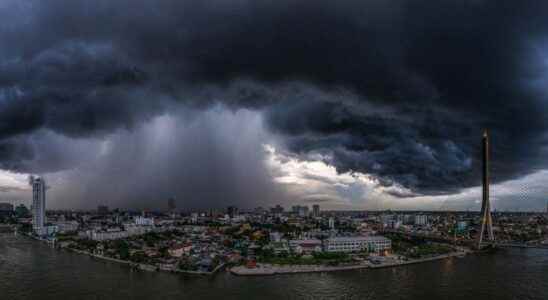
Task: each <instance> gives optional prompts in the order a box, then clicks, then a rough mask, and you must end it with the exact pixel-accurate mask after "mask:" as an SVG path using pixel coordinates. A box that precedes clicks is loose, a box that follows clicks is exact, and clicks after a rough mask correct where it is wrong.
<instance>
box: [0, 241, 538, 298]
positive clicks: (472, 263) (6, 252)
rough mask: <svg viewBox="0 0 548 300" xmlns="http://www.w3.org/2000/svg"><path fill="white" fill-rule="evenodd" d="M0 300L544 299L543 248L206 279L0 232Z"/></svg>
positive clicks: (219, 275) (220, 274) (220, 275)
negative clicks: (107, 259)
mask: <svg viewBox="0 0 548 300" xmlns="http://www.w3.org/2000/svg"><path fill="white" fill-rule="evenodd" d="M0 299H2V300H4V299H8V300H12V299H62V300H68V299H277V300H281V299H315V300H317V299H420V300H429V299H466V300H472V299H519V300H522V299H543V300H546V299H548V250H538V249H507V250H501V251H500V252H498V253H495V254H485V255H469V256H467V257H464V258H451V259H446V260H442V261H433V262H428V263H423V264H418V265H409V266H401V267H396V268H387V269H376V270H371V269H369V270H368V269H364V270H356V271H341V272H332V273H310V274H293V275H276V276H266V277H238V276H234V275H230V274H228V273H226V272H221V273H219V274H217V275H216V276H214V277H211V278H209V277H192V276H185V275H175V274H169V273H156V272H145V271H134V270H131V269H129V268H128V267H127V266H123V265H119V264H115V263H111V262H105V261H99V260H96V259H93V258H90V257H87V256H84V255H79V254H75V253H69V252H63V251H58V250H55V249H52V248H50V247H49V246H48V245H45V244H42V243H40V242H37V241H34V240H30V239H28V238H25V237H21V236H19V237H16V236H14V235H12V234H0Z"/></svg>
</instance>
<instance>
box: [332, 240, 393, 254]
mask: <svg viewBox="0 0 548 300" xmlns="http://www.w3.org/2000/svg"><path fill="white" fill-rule="evenodd" d="M391 248H392V241H390V240H389V239H387V238H385V237H383V236H358V237H333V238H329V239H326V240H324V250H325V251H327V252H359V251H369V252H380V251H384V250H390V249H391Z"/></svg>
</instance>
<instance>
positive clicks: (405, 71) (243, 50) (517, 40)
mask: <svg viewBox="0 0 548 300" xmlns="http://www.w3.org/2000/svg"><path fill="white" fill-rule="evenodd" d="M546 12H548V4H545V3H543V2H538V1H536V2H535V1H522V2H520V3H517V2H515V1H403V0H401V1H398V0H390V1H345V2H344V3H335V2H334V1H322V0H320V1H308V0H304V1H245V0H236V1H224V0H216V1H192V0H191V1H154V2H145V1H116V2H113V1H93V2H75V1H47V2H44V1H5V2H4V3H3V4H0V17H1V18H2V20H3V25H2V26H0V45H2V47H0V154H1V156H0V167H1V168H3V169H8V170H13V171H18V172H55V171H59V170H63V169H70V168H71V167H74V165H75V164H76V163H74V162H73V161H72V160H70V159H69V160H66V159H62V158H63V155H58V157H60V158H61V159H59V162H58V163H52V162H51V161H49V163H47V164H46V163H45V162H44V160H42V162H40V161H39V160H38V158H37V157H38V156H39V155H40V154H39V153H37V148H36V147H33V146H32V145H33V143H34V138H33V137H34V136H36V135H37V133H39V132H41V131H47V132H53V133H54V134H56V135H60V136H64V137H67V138H70V139H76V140H78V139H81V140H86V139H96V138H99V139H100V138H104V137H106V136H108V135H109V134H112V133H113V132H116V131H117V130H129V131H132V130H134V129H135V128H136V127H138V126H139V125H140V124H143V123H146V122H150V121H151V120H153V119H154V118H156V117H158V116H160V115H163V114H165V113H166V112H170V111H173V110H174V109H179V107H185V108H187V109H189V110H190V111H195V112H196V113H195V114H196V115H199V114H200V111H203V110H208V109H210V108H211V107H213V106H215V105H218V104H219V103H221V105H222V107H224V108H226V109H228V110H233V111H237V110H239V109H250V110H253V111H256V112H258V113H259V114H261V115H262V116H263V120H264V125H265V128H266V130H267V131H268V132H269V133H270V134H272V135H273V136H275V137H276V138H277V139H279V140H280V141H281V142H280V143H281V144H282V145H283V147H284V148H285V150H286V151H288V152H289V153H290V154H291V155H294V156H296V157H299V158H302V159H306V158H307V157H311V156H315V155H319V156H320V157H322V160H324V161H325V162H326V163H328V164H330V165H332V166H335V168H336V169H337V171H338V172H340V173H347V172H350V173H352V172H359V173H364V174H369V175H371V176H375V177H376V178H377V180H378V181H379V182H380V184H381V185H384V186H391V185H398V186H402V187H404V188H406V189H408V190H409V191H411V193H413V194H424V195H433V194H447V193H454V192H457V191H459V190H461V189H463V188H467V187H471V186H475V185H478V184H479V182H480V180H479V168H478V166H479V165H478V158H479V153H478V150H479V149H480V147H479V143H480V139H481V133H482V130H483V129H488V130H489V131H490V133H491V136H492V145H493V163H492V168H493V176H494V181H495V182H499V181H504V180H509V179H514V178H519V177H521V176H524V175H526V174H530V173H532V172H534V171H536V170H539V169H542V168H544V167H545V166H546V162H547V161H546V159H543V154H545V153H543V152H542V151H543V150H542V149H545V146H546V132H547V126H548V124H547V120H548V118H547V117H548V115H547V106H548V100H547V90H546V82H547V78H548V14H547V13H546ZM187 116H188V115H187ZM207 137H208V135H207V134H205V135H204V136H202V137H201V138H203V139H205V140H206V141H207ZM195 139H198V140H199V139H200V138H199V137H195ZM206 146H207V147H209V146H208V145H204V147H206ZM47 147H48V146H47V145H43V147H42V148H41V149H43V148H47ZM38 152H39V151H38ZM120 152H121V153H123V152H124V150H123V149H122V150H120ZM200 157H201V158H202V159H203V160H204V161H209V159H210V157H209V155H208V154H207V153H203V156H200ZM195 159H198V158H197V157H195ZM258 161H259V160H254V161H250V162H249V164H254V163H257V162H258ZM223 162H226V160H223ZM241 163H242V164H245V162H241ZM205 166H206V167H208V168H211V169H208V170H200V172H197V173H196V176H201V175H200V174H211V173H216V172H215V165H211V164H209V165H207V164H206V165H205ZM151 168H153V167H152V166H151ZM219 176H221V175H219ZM223 176H226V177H225V178H230V176H231V175H230V174H223ZM222 182H223V181H221V180H218V181H214V182H213V183H212V184H215V185H218V186H219V185H222V184H221V183H222ZM227 182H230V181H227ZM225 185H226V184H225ZM228 186H230V184H228ZM228 186H225V188H223V187H222V186H219V190H226V189H227V188H228ZM231 194H232V195H234V197H239V196H238V193H231ZM394 194H395V195H396V196H398V193H394ZM406 195H408V194H406ZM399 196H405V195H403V194H402V195H399Z"/></svg>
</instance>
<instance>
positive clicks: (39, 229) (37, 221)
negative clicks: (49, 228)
mask: <svg viewBox="0 0 548 300" xmlns="http://www.w3.org/2000/svg"><path fill="white" fill-rule="evenodd" d="M29 184H30V185H31V186H32V228H33V230H34V232H35V233H36V234H39V235H42V234H43V233H44V226H45V224H46V181H45V180H44V178H42V177H34V176H30V177H29Z"/></svg>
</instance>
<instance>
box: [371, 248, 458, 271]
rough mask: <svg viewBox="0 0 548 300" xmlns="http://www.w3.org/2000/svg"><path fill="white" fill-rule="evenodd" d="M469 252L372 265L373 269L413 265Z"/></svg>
mask: <svg viewBox="0 0 548 300" xmlns="http://www.w3.org/2000/svg"><path fill="white" fill-rule="evenodd" d="M466 253H467V252H452V253H449V254H443V255H436V256H432V257H426V258H418V259H411V260H405V261H401V260H398V261H394V262H385V263H380V264H377V265H375V264H373V265H371V268H372V269H380V268H389V267H397V266H405V265H412V264H419V263H424V262H429V261H434V260H440V259H446V258H450V257H462V256H464V255H466Z"/></svg>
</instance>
